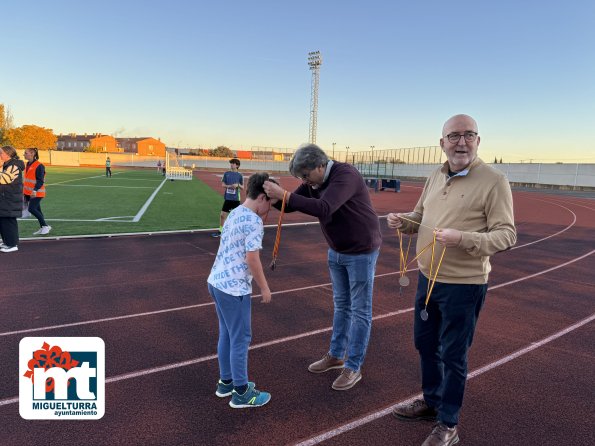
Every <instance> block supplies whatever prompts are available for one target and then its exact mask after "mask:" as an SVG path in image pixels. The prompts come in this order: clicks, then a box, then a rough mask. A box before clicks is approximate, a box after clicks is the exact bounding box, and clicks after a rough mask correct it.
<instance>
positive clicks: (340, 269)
mask: <svg viewBox="0 0 595 446" xmlns="http://www.w3.org/2000/svg"><path fill="white" fill-rule="evenodd" d="M289 172H290V173H291V174H292V175H293V176H295V177H296V178H298V179H300V180H301V181H302V184H301V185H300V186H299V187H298V188H297V189H296V190H295V191H293V192H287V191H285V190H283V189H282V188H281V187H280V186H279V185H277V184H275V183H272V182H270V181H267V182H266V183H265V185H264V190H265V192H266V193H267V195H268V196H269V197H271V198H275V199H278V200H282V199H283V196H284V195H286V207H285V211H286V212H292V211H300V212H303V213H304V214H308V215H312V216H314V217H317V218H318V220H319V221H320V227H321V229H322V233H323V234H324V237H325V238H326V241H327V243H328V245H329V250H328V265H329V271H330V275H331V282H332V285H333V303H334V316H333V333H332V336H331V341H330V349H329V351H328V353H326V354H325V355H324V356H323V357H322V359H320V360H319V361H316V362H314V363H312V364H310V366H309V367H308V370H309V371H310V372H312V373H323V372H326V371H328V370H332V369H341V373H340V374H339V376H338V377H337V379H335V381H334V382H333V384H332V388H333V389H334V390H348V389H351V388H352V387H353V386H354V385H356V384H357V383H358V382H359V381H360V380H361V379H362V373H361V367H362V364H363V363H364V357H365V355H366V350H367V348H368V342H369V340H370V333H371V330H372V292H373V286H374V273H375V271H376V260H377V259H378V254H379V251H380V244H381V242H382V236H381V234H380V224H379V222H378V216H377V215H376V212H375V211H374V208H373V207H372V202H371V200H370V194H369V192H368V188H367V186H366V184H365V182H364V179H363V177H362V176H361V174H360V173H359V172H358V170H357V169H356V168H355V167H353V166H352V165H350V164H347V163H340V162H338V161H332V160H329V158H328V157H327V155H326V154H325V153H324V152H323V151H322V149H321V148H320V147H318V146H317V145H315V144H308V145H304V146H302V147H300V148H299V149H298V150H297V151H296V152H295V154H294V155H293V158H292V159H291V161H290V162H289ZM276 207H280V203H277V204H276Z"/></svg>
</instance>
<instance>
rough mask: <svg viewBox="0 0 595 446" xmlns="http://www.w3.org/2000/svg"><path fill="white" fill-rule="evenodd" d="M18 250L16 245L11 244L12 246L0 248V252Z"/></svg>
mask: <svg viewBox="0 0 595 446" xmlns="http://www.w3.org/2000/svg"><path fill="white" fill-rule="evenodd" d="M18 250H19V248H18V246H13V247H12V248H9V247H8V246H6V247H3V248H0V251H1V252H15V251H18Z"/></svg>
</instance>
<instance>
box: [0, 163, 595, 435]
mask: <svg viewBox="0 0 595 446" xmlns="http://www.w3.org/2000/svg"><path fill="white" fill-rule="evenodd" d="M198 175H199V176H200V177H201V178H202V179H203V180H205V181H206V182H207V183H209V184H212V185H213V186H214V187H216V186H217V184H218V182H219V181H220V180H219V179H218V178H217V177H215V176H214V175H213V174H212V173H204V172H203V173H199V174H198ZM282 184H284V185H286V186H287V187H291V186H293V185H295V182H294V181H293V180H291V179H288V178H282ZM217 190H219V188H217ZM420 191H421V185H420V184H415V183H407V184H404V185H403V188H402V192H401V193H400V194H395V193H393V192H380V193H377V194H374V193H372V199H373V201H374V205H375V207H376V209H377V211H378V214H379V215H381V216H382V215H385V214H386V213H387V212H389V211H408V210H410V209H412V208H413V205H414V204H415V202H416V201H417V197H418V196H419V193H420ZM514 197H515V214H516V222H517V228H518V232H519V240H518V244H517V246H516V248H515V249H513V250H510V251H508V252H505V253H501V254H498V255H496V256H494V257H493V258H492V266H493V270H492V273H491V276H490V291H489V292H488V297H487V300H486V306H485V307H484V310H483V312H482V315H481V317H480V321H479V325H478V329H477V332H476V337H475V340H474V344H473V346H472V348H471V351H470V358H469V360H470V364H469V370H470V379H469V382H468V386H467V391H466V396H465V402H464V406H463V412H462V416H461V425H460V428H461V433H460V436H461V442H462V444H467V445H510V446H514V445H522V446H529V445H536V444H540V445H592V444H595V433H594V430H593V425H594V424H595V416H594V411H593V406H594V402H595V393H594V390H593V389H594V386H593V376H595V373H594V372H595V353H594V350H593V345H595V323H593V319H594V318H595V300H594V299H593V294H594V290H595V286H594V285H595V279H594V275H593V270H594V269H595V255H594V253H595V245H594V242H593V229H594V227H595V202H593V200H588V199H581V198H574V197H569V196H565V197H558V196H552V195H544V194H536V193H530V192H518V193H515V194H514ZM277 218H278V213H277V212H276V211H275V212H271V214H270V216H269V219H268V221H267V223H268V224H270V225H271V226H274V224H275V223H276V219H277ZM305 220H306V218H305V217H304V216H300V215H299V214H292V215H288V216H287V219H286V222H287V223H298V222H303V221H305ZM381 226H382V230H383V235H384V244H383V247H382V251H381V255H380V258H379V261H378V266H377V271H376V274H377V277H376V282H375V293H374V296H375V297H374V299H375V301H374V318H375V319H374V323H373V329H372V338H371V342H370V347H369V349H368V354H367V358H366V362H365V364H364V367H363V369H362V373H363V379H362V381H361V382H360V383H359V384H358V385H357V386H356V387H354V388H353V389H351V390H349V391H346V392H336V391H333V390H331V388H330V385H331V383H332V381H333V379H334V378H335V376H336V374H335V373H333V372H329V373H326V374H323V375H313V374H310V373H308V371H307V369H306V368H307V365H308V364H309V363H310V362H311V361H313V360H315V359H318V358H319V357H320V356H321V355H322V354H323V353H324V352H325V351H326V350H327V349H328V341H329V337H330V329H331V322H332V291H331V288H330V283H329V277H328V272H327V268H326V244H325V242H324V240H323V238H322V236H321V234H320V230H319V228H318V227H317V226H316V225H293V226H289V225H288V226H286V227H284V229H283V233H282V241H281V250H280V253H279V259H278V262H277V269H276V271H275V272H268V278H269V283H270V286H271V289H272V290H273V302H272V303H271V304H269V305H264V304H261V303H260V302H259V299H258V296H257V295H255V299H254V303H253V310H252V311H253V314H252V318H253V342H252V347H251V352H250V365H249V368H250V379H251V380H254V381H256V382H257V384H258V386H259V387H261V388H263V389H265V390H268V391H270V392H271V393H272V396H273V398H272V400H271V402H270V403H269V404H268V405H267V406H265V407H263V408H259V409H253V410H234V409H231V408H230V407H229V406H228V405H227V399H219V398H217V397H215V395H214V385H215V382H216V380H217V377H218V367H217V360H216V356H215V353H216V342H217V319H216V316H215V311H214V308H213V305H212V303H211V299H210V298H209V295H208V293H207V290H206V285H205V280H206V277H207V275H208V272H209V270H210V267H211V264H212V261H213V256H214V254H215V252H216V250H217V244H218V240H217V239H213V238H211V237H209V235H208V233H206V232H197V233H193V234H168V235H153V236H134V237H121V238H116V237H114V238H103V239H74V240H58V241H56V240H48V241H35V242H29V241H25V242H23V243H22V244H21V250H20V251H19V252H18V253H15V254H11V255H5V256H3V257H1V259H2V279H3V280H2V287H1V288H0V290H1V291H0V301H1V302H2V310H3V311H2V315H1V316H0V376H1V377H2V378H3V379H1V380H0V426H2V432H1V434H0V444H1V445H31V444H49V445H64V444H72V443H74V444H81V443H84V444H88V445H119V444H127V445H137V444H143V445H228V444H255V445H284V444H309V445H314V444H320V443H322V444H324V445H366V446H373V445H385V444H392V445H415V444H421V443H422V442H423V440H424V438H425V437H426V436H427V434H428V433H429V431H430V430H431V424H427V423H423V424H419V423H403V422H399V421H397V420H395V419H394V418H393V417H392V416H391V415H390V409H391V407H392V406H393V405H394V404H396V403H399V402H402V401H406V400H408V399H410V398H413V397H415V396H416V395H418V394H419V392H420V388H419V375H420V373H419V368H418V360H417V354H416V352H415V350H414V347H413V342H412V318H413V314H412V312H411V307H412V302H413V297H414V290H415V285H416V271H412V273H411V274H410V275H409V277H410V278H411V279H413V280H412V284H411V285H410V286H409V287H407V288H406V289H405V290H404V292H403V295H402V296H399V294H398V284H397V277H398V275H397V272H398V271H397V270H398V250H397V247H398V246H397V245H398V244H397V239H396V236H395V235H394V233H392V232H391V231H389V230H388V229H387V227H386V224H385V221H384V220H381ZM274 231H275V229H274V228H273V227H271V228H269V229H267V230H266V234H265V249H264V250H263V253H262V259H263V263H268V261H269V259H270V255H271V250H272V243H273V241H274V234H275V232H274ZM25 336H99V337H101V338H102V339H103V340H104V341H105V344H106V377H107V383H106V393H107V395H106V400H107V408H106V414H105V416H104V417H103V418H102V419H101V420H98V421H27V420H23V419H21V418H20V416H19V412H18V344H19V341H20V340H21V338H23V337H25Z"/></svg>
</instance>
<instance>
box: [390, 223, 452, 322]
mask: <svg viewBox="0 0 595 446" xmlns="http://www.w3.org/2000/svg"><path fill="white" fill-rule="evenodd" d="M399 218H401V219H403V220H406V221H409V222H411V223H414V224H417V225H419V226H424V225H422V224H421V223H418V222H416V221H414V220H410V219H408V218H405V217H403V216H400V215H399ZM424 227H425V226H424ZM429 229H432V232H433V238H432V241H431V242H430V243H428V245H426V246H425V247H424V248H423V249H422V250H421V251H420V252H419V254H417V255H416V256H415V258H414V259H413V260H412V261H411V262H409V263H413V262H414V261H416V260H417V259H418V258H419V257H420V256H421V255H422V254H423V253H424V252H425V251H426V250H427V249H428V248H430V247H431V248H432V259H431V261H430V274H429V276H430V277H428V288H427V291H426V300H425V303H424V309H423V310H421V311H420V313H419V317H420V318H421V320H422V321H427V320H428V311H427V308H428V302H429V301H430V296H431V295H432V290H433V289H434V284H435V283H436V278H437V277H438V271H439V270H440V266H441V265H442V260H443V259H444V254H445V253H446V247H447V246H456V245H457V244H458V243H459V242H460V240H461V237H462V234H461V232H460V231H456V230H454V229H434V228H429ZM438 234H439V237H440V238H439V239H437V236H438ZM397 236H398V237H399V251H400V254H399V275H400V277H399V285H400V288H399V294H402V287H405V286H408V285H409V282H410V281H409V278H408V277H407V276H406V275H405V274H406V273H407V268H408V266H409V264H408V262H407V259H408V258H409V248H410V246H411V237H409V240H408V243H407V250H406V251H405V252H403V235H402V233H401V231H400V230H399V229H397ZM437 241H439V242H440V243H442V244H444V249H443V250H442V254H441V255H440V259H439V260H438V264H437V265H436V269H435V271H434V258H435V251H436V242H437Z"/></svg>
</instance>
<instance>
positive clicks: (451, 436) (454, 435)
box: [421, 423, 459, 446]
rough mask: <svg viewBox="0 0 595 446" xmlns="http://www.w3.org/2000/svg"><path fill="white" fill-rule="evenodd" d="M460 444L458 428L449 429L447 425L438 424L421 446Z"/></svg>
mask: <svg viewBox="0 0 595 446" xmlns="http://www.w3.org/2000/svg"><path fill="white" fill-rule="evenodd" d="M458 442H459V432H458V431H457V427H456V426H454V427H448V426H447V425H446V424H443V423H438V424H437V425H436V426H434V430H433V431H432V433H431V434H430V436H429V437H428V438H426V441H424V442H423V443H422V445H421V446H451V445H453V444H457V443H458Z"/></svg>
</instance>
